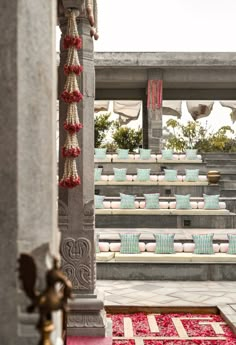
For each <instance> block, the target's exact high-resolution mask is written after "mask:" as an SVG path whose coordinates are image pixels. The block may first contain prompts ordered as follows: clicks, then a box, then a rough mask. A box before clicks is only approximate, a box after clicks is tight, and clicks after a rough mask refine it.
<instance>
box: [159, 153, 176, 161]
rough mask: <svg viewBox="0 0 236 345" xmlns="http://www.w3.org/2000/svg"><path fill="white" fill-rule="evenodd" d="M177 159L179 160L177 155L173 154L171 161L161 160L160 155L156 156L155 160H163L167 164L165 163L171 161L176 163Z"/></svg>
mask: <svg viewBox="0 0 236 345" xmlns="http://www.w3.org/2000/svg"><path fill="white" fill-rule="evenodd" d="M178 159H179V155H177V154H173V157H172V159H163V158H162V155H161V154H159V155H157V160H159V161H161V160H163V161H165V162H167V161H168V162H169V161H170V162H171V161H177V160H178Z"/></svg>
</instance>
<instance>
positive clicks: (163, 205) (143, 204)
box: [139, 201, 169, 210]
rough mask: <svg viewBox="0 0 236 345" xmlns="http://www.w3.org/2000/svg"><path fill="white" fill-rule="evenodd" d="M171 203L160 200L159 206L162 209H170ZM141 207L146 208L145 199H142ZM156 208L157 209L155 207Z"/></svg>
mask: <svg viewBox="0 0 236 345" xmlns="http://www.w3.org/2000/svg"><path fill="white" fill-rule="evenodd" d="M168 206H169V203H168V201H159V207H160V209H165V210H166V209H168ZM139 207H140V208H142V209H144V208H145V201H140V202H139ZM153 210H155V209H153Z"/></svg>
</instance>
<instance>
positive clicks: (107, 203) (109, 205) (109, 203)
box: [103, 201, 111, 208]
mask: <svg viewBox="0 0 236 345" xmlns="http://www.w3.org/2000/svg"><path fill="white" fill-rule="evenodd" d="M103 207H104V208H111V202H110V201H103Z"/></svg>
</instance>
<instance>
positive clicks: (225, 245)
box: [220, 243, 229, 253]
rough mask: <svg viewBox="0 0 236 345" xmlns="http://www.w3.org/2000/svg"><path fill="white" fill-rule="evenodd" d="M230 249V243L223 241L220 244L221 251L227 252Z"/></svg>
mask: <svg viewBox="0 0 236 345" xmlns="http://www.w3.org/2000/svg"><path fill="white" fill-rule="evenodd" d="M228 249H229V243H221V244H220V252H221V253H227V252H228Z"/></svg>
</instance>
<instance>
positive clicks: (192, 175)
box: [185, 169, 199, 182]
mask: <svg viewBox="0 0 236 345" xmlns="http://www.w3.org/2000/svg"><path fill="white" fill-rule="evenodd" d="M185 174H186V177H185V181H186V182H197V181H198V175H199V169H185Z"/></svg>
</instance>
